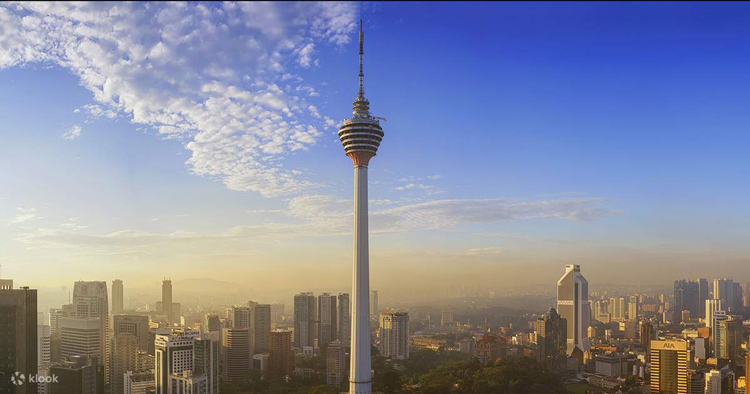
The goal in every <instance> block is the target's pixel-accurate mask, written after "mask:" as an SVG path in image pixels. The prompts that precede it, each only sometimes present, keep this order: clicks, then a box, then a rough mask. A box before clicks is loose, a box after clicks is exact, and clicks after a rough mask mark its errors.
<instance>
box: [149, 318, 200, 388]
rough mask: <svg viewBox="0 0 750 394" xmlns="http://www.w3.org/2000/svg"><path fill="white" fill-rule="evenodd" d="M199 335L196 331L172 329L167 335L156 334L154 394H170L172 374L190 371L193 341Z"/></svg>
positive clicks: (192, 357)
mask: <svg viewBox="0 0 750 394" xmlns="http://www.w3.org/2000/svg"><path fill="white" fill-rule="evenodd" d="M199 335H200V333H199V332H198V331H196V330H189V329H181V328H174V329H171V330H169V333H168V334H157V335H156V339H155V341H154V342H155V343H154V346H155V349H154V351H155V353H156V355H155V357H154V361H155V364H156V365H155V367H156V373H155V380H156V394H171V393H170V391H169V385H170V377H171V376H172V374H181V373H182V372H184V371H188V370H189V371H192V370H193V366H194V351H193V350H194V349H193V345H194V342H195V339H196V338H197V337H198V336H199Z"/></svg>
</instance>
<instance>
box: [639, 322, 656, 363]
mask: <svg viewBox="0 0 750 394" xmlns="http://www.w3.org/2000/svg"><path fill="white" fill-rule="evenodd" d="M652 339H654V326H653V324H651V322H648V321H643V320H641V321H640V322H638V340H639V341H640V342H641V345H642V346H643V347H645V348H646V361H648V360H649V359H650V357H651V340H652Z"/></svg>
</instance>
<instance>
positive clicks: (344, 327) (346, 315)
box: [338, 293, 352, 346]
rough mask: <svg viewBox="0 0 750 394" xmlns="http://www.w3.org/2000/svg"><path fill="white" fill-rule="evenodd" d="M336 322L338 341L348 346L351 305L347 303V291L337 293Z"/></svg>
mask: <svg viewBox="0 0 750 394" xmlns="http://www.w3.org/2000/svg"><path fill="white" fill-rule="evenodd" d="M338 310H339V311H338V323H339V337H338V339H339V341H341V343H342V344H343V345H344V346H349V345H350V344H351V332H352V322H351V305H350V303H349V293H340V294H339V303H338Z"/></svg>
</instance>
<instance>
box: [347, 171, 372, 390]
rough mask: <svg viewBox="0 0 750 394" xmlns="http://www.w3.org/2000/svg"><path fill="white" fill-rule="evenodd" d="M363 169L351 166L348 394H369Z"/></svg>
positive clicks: (365, 174) (367, 230) (368, 278)
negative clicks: (351, 212) (351, 260)
mask: <svg viewBox="0 0 750 394" xmlns="http://www.w3.org/2000/svg"><path fill="white" fill-rule="evenodd" d="M367 216H368V213H367V165H362V164H355V166H354V269H353V274H352V295H353V297H352V318H351V319H352V334H351V342H352V348H351V365H350V369H349V370H350V375H349V394H370V393H371V392H372V370H371V368H370V249H369V228H368V218H367Z"/></svg>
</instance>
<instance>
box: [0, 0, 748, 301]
mask: <svg viewBox="0 0 750 394" xmlns="http://www.w3.org/2000/svg"><path fill="white" fill-rule="evenodd" d="M131 8H132V9H131ZM749 15H750V6H749V5H747V4H742V3H738V4H735V3H635V4H633V3H627V4H626V3H534V4H523V3H518V4H514V3H476V4H467V3H435V4H426V3H419V4H416V3H415V4H410V3H406V4H404V3H382V4H381V3H370V4H364V5H362V4H351V3H344V4H322V5H321V4H316V5H309V4H275V5H247V4H246V5H231V4H230V5H215V4H210V5H194V4H192V5H179V4H178V5H167V4H149V5H144V4H140V5H123V4H120V5H80V6H79V5H68V4H56V5H41V6H39V5H26V6H23V7H15V6H3V7H1V8H0V21H1V22H3V23H2V25H3V26H6V27H4V28H2V29H0V86H2V87H3V88H2V89H0V133H1V134H2V136H3V144H2V146H0V166H2V168H4V169H5V170H4V171H2V172H0V184H3V185H4V187H3V188H2V189H0V221H3V222H4V223H2V226H0V227H1V228H0V247H2V250H3V251H4V253H3V257H1V258H0V263H2V264H3V273H4V276H12V277H15V278H18V280H20V281H22V282H24V283H31V284H32V285H57V284H60V283H68V282H69V281H71V280H73V279H78V278H84V279H107V280H111V279H114V278H115V277H121V278H123V279H125V280H126V283H134V284H143V285H150V284H151V282H156V281H158V279H159V278H160V277H161V276H164V275H165V274H166V273H168V272H172V274H171V276H172V277H173V278H175V276H177V275H175V274H174V273H173V272H174V271H176V270H179V272H180V274H179V275H180V276H182V277H184V278H191V277H204V276H210V277H215V278H217V279H222V280H230V281H241V282H243V283H248V284H249V286H254V287H258V288H261V289H262V288H264V286H265V287H268V286H271V287H274V288H278V287H279V286H288V287H289V288H294V289H297V290H300V289H299V286H309V287H315V288H318V287H320V288H331V289H333V288H339V287H340V288H345V287H346V286H347V285H348V281H349V278H350V274H349V273H350V271H349V270H350V267H349V265H350V253H351V249H350V248H351V242H350V239H349V236H350V234H349V231H350V230H349V227H350V225H349V223H350V222H349V221H350V216H349V210H350V207H351V205H350V204H351V201H350V199H351V197H350V196H351V192H352V173H351V165H350V162H349V159H347V158H346V157H345V156H344V155H343V151H342V149H341V147H340V144H339V142H338V141H337V139H336V135H335V131H336V124H338V122H340V120H342V119H344V118H346V117H348V116H349V114H350V111H351V101H352V100H353V98H354V95H355V93H356V66H357V65H356V62H357V57H356V43H355V41H356V25H357V23H356V22H357V20H358V19H359V18H360V17H361V18H363V19H364V20H365V32H366V33H365V90H366V92H367V96H368V98H369V99H370V101H371V104H372V112H373V113H374V114H375V115H378V116H383V117H386V118H387V119H388V120H387V122H385V123H384V129H385V132H386V137H385V139H384V142H383V145H382V147H381V149H380V151H379V154H378V156H377V157H376V158H375V159H374V160H373V162H372V165H371V175H370V176H371V188H370V191H371V192H370V196H371V199H373V202H372V206H371V209H372V210H373V212H374V217H373V229H372V230H373V241H372V254H373V277H374V278H373V281H374V284H373V285H374V287H381V288H388V287H391V288H396V287H403V286H412V287H414V288H425V287H429V286H435V285H440V286H449V285H482V286H504V285H509V284H517V283H545V282H549V283H554V280H555V279H556V278H557V277H558V276H559V275H560V274H561V273H562V267H563V264H565V263H570V262H577V263H581V264H582V265H583V266H584V270H585V271H586V272H587V273H588V275H587V276H588V277H589V279H590V281H592V282H594V283H595V282H600V283H603V282H616V281H618V279H620V278H626V279H627V280H630V281H641V282H643V283H666V282H668V281H670V280H672V279H674V278H675V277H677V276H698V275H702V276H707V277H713V276H716V275H723V276H734V277H735V278H736V279H739V280H743V281H745V280H750V277H747V271H746V270H745V271H742V270H741V269H740V267H742V266H743V264H747V256H748V254H747V253H748V248H747V245H746V241H745V240H746V239H747V238H748V236H750V231H748V227H747V224H746V223H747V222H748V219H750V217H749V216H750V212H748V208H747V204H746V202H747V201H748V197H749V196H750V188H749V187H748V185H749V184H750V182H749V181H750V179H749V178H750V177H749V176H748V164H749V161H750V160H748V158H747V156H748V155H747V153H746V152H747V147H748V142H750V136H748V113H750V112H748V110H747V108H748V105H749V104H750V95H749V94H748V93H747V92H749V91H750V89H749V88H750V86H749V85H750V77H748V73H747V64H748V60H750V59H749V58H750V55H748V53H749V52H748V46H749V45H750V34H749V33H750V27H748V26H747V23H746V21H747V17H748V16H749ZM43 17H46V18H47V19H43ZM71 26H72V27H71ZM136 28H137V29H136ZM40 37H41V38H42V39H40ZM76 127H77V128H76ZM79 129H80V134H79V135H78V134H77V133H72V134H71V133H70V131H71V130H79ZM66 136H67V138H66ZM155 267H156V268H155ZM39 270H42V272H50V273H55V275H54V276H43V277H39V276H37V275H35V272H39ZM141 270H151V271H153V278H151V277H146V276H145V275H144V274H143V271H141ZM666 270H668V272H670V275H668V276H666V277H664V276H662V275H661V274H663V272H665V271H666ZM508 272H512V275H508V274H507V273H508ZM488 273H489V274H490V275H487V274H488ZM657 274H659V275H657ZM743 275H744V276H743ZM310 278H315V280H314V281H313V282H311V279H310ZM394 278H397V279H394ZM417 278H418V279H417ZM312 283H314V284H312Z"/></svg>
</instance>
